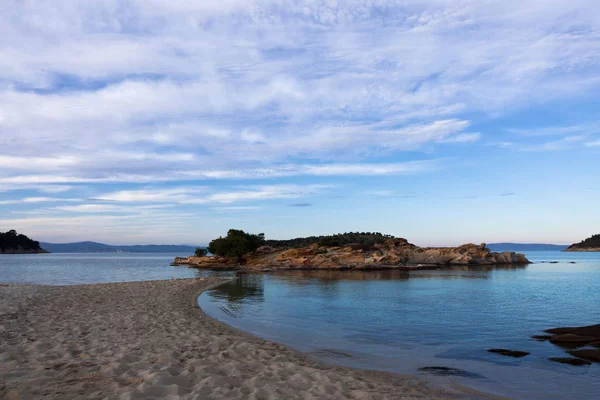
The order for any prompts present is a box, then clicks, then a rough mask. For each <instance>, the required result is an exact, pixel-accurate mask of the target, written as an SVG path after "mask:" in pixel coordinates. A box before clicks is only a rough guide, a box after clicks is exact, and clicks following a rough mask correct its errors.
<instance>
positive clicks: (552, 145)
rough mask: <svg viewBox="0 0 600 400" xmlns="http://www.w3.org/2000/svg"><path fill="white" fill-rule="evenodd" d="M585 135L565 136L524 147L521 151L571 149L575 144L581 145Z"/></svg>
mask: <svg viewBox="0 0 600 400" xmlns="http://www.w3.org/2000/svg"><path fill="white" fill-rule="evenodd" d="M585 139H586V138H585V136H567V137H565V138H563V139H560V140H554V141H552V142H546V143H543V144H541V145H536V146H528V147H524V148H523V149H522V150H523V151H560V150H568V149H572V148H573V147H575V146H578V145H581V143H582V142H583V141H584V140H585Z"/></svg>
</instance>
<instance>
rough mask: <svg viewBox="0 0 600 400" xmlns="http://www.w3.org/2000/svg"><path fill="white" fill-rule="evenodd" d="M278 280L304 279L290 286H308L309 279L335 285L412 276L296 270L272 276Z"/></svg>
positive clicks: (396, 272) (397, 272)
mask: <svg viewBox="0 0 600 400" xmlns="http://www.w3.org/2000/svg"><path fill="white" fill-rule="evenodd" d="M271 275H272V276H273V277H276V278H284V279H285V278H302V279H296V280H295V282H294V279H291V281H290V284H293V283H298V284H306V283H308V281H307V280H308V279H310V280H311V282H310V283H314V281H321V282H323V283H335V282H338V281H342V280H346V281H347V280H350V281H364V280H403V279H408V278H409V277H410V274H409V273H408V272H407V271H402V270H398V269H393V270H392V269H390V270H383V271H339V270H296V271H278V272H274V273H272V274H271Z"/></svg>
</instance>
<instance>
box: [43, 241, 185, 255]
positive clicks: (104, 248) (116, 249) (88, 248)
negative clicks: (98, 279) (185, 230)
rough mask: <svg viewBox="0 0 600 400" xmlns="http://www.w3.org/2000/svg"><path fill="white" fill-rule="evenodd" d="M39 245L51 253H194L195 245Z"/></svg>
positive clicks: (81, 243)
mask: <svg viewBox="0 0 600 400" xmlns="http://www.w3.org/2000/svg"><path fill="white" fill-rule="evenodd" d="M40 246H41V247H42V248H43V249H45V250H48V251H50V252H52V253H181V254H194V251H195V250H196V246H184V245H181V246H178V245H157V244H149V245H135V246H112V245H108V244H104V243H96V242H77V243H44V242H42V243H40Z"/></svg>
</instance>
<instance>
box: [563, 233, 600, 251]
mask: <svg viewBox="0 0 600 400" xmlns="http://www.w3.org/2000/svg"><path fill="white" fill-rule="evenodd" d="M565 251H597V252H600V234H598V235H593V236H591V237H589V238H587V239H585V240H583V241H581V242H579V243H575V244H572V245H570V246H569V247H568V248H567V249H565Z"/></svg>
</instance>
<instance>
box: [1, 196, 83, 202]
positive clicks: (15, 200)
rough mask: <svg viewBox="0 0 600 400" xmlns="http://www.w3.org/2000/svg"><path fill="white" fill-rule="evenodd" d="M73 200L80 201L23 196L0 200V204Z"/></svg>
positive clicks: (69, 200) (65, 200)
mask: <svg viewBox="0 0 600 400" xmlns="http://www.w3.org/2000/svg"><path fill="white" fill-rule="evenodd" d="M73 201H80V199H61V198H57V197H25V198H22V199H11V200H1V201H0V204H34V203H63V202H73Z"/></svg>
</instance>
